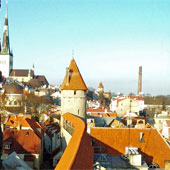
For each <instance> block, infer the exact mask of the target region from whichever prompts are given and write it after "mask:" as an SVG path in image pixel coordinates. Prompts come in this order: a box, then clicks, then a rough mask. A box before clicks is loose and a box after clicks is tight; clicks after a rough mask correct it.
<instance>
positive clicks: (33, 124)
mask: <svg viewBox="0 0 170 170" xmlns="http://www.w3.org/2000/svg"><path fill="white" fill-rule="evenodd" d="M26 121H27V123H28V124H29V125H30V127H31V128H32V129H33V131H34V132H35V133H36V135H38V136H39V137H40V138H42V137H43V136H44V131H43V130H42V127H41V126H40V125H38V124H37V122H36V121H35V120H34V119H29V118H26ZM39 130H40V131H39Z"/></svg>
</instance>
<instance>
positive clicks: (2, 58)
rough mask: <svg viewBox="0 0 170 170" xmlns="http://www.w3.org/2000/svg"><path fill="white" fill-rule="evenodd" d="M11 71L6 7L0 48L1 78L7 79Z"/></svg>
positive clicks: (11, 63) (11, 62)
mask: <svg viewBox="0 0 170 170" xmlns="http://www.w3.org/2000/svg"><path fill="white" fill-rule="evenodd" d="M12 69H13V54H12V52H11V50H10V43H9V27H8V9H7V5H6V13H5V23H4V32H3V42H2V47H1V48H0V71H1V72H2V76H4V77H8V76H9V74H10V72H11V70H12Z"/></svg>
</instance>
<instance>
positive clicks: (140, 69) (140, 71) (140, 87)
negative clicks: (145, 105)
mask: <svg viewBox="0 0 170 170" xmlns="http://www.w3.org/2000/svg"><path fill="white" fill-rule="evenodd" d="M140 92H142V66H139V77H138V95H139V94H140Z"/></svg>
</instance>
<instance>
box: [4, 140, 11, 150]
mask: <svg viewBox="0 0 170 170" xmlns="http://www.w3.org/2000/svg"><path fill="white" fill-rule="evenodd" d="M10 148H11V142H6V143H5V149H6V150H9V149H10Z"/></svg>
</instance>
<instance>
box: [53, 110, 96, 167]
mask: <svg viewBox="0 0 170 170" xmlns="http://www.w3.org/2000/svg"><path fill="white" fill-rule="evenodd" d="M63 120H64V121H63V128H64V129H65V130H67V131H68V133H69V134H72V137H71V140H70V142H69V143H68V145H67V147H66V149H65V151H64V153H63V155H62V157H61V159H60V161H59V163H58V164H57V166H56V168H55V170H61V169H67V170H69V169H93V148H92V145H91V137H90V136H89V135H88V134H87V132H86V126H85V123H84V122H83V121H82V120H81V119H80V118H78V117H76V116H74V115H72V114H71V113H65V114H64V115H63ZM69 127H70V128H71V129H69ZM68 129H69V130H68Z"/></svg>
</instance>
